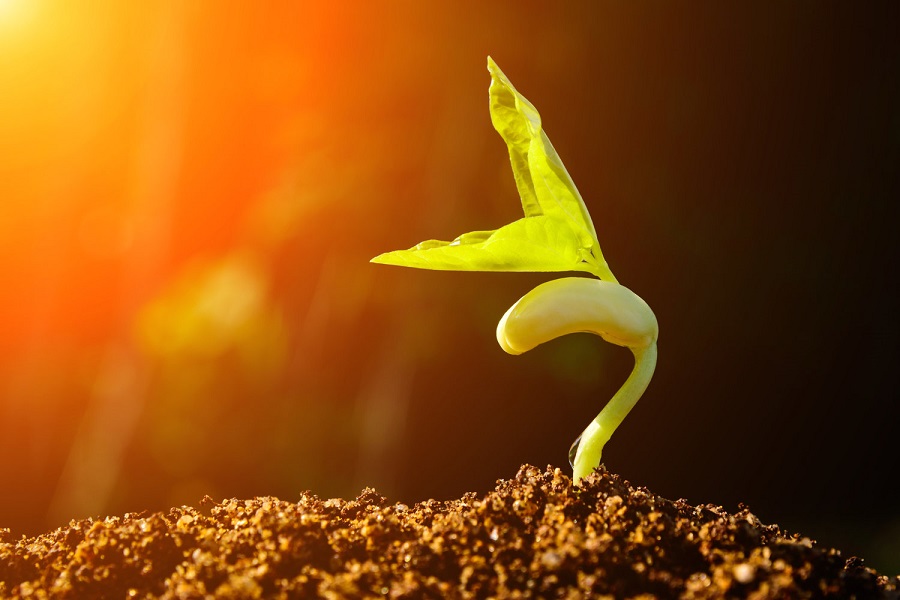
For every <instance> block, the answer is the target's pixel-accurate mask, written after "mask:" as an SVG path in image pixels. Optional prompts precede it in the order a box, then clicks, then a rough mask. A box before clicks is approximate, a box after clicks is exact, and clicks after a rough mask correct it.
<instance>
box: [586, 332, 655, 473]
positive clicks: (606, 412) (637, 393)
mask: <svg viewBox="0 0 900 600" xmlns="http://www.w3.org/2000/svg"><path fill="white" fill-rule="evenodd" d="M631 351H632V352H633V353H634V368H633V369H632V370H631V374H630V375H629V376H628V379H626V380H625V383H624V384H622V387H620V388H619V391H617V392H616V394H615V395H614V396H613V397H612V399H611V400H610V401H609V402H608V403H607V404H606V406H604V407H603V410H601V411H600V414H598V415H597V416H596V417H595V418H594V420H593V421H591V423H590V425H588V426H587V428H586V429H585V430H584V432H583V433H582V434H581V438H580V440H581V441H580V442H579V443H578V450H577V451H576V453H575V459H574V460H573V461H572V468H573V469H574V473H573V479H574V481H575V485H578V484H579V483H580V481H581V479H582V478H583V477H586V476H588V475H590V473H591V472H592V471H593V470H594V469H595V468H596V467H597V466H599V465H600V456H601V454H602V452H603V446H604V445H606V442H608V441H609V438H610V437H611V436H612V434H613V432H614V431H615V430H616V428H617V427H618V426H619V425H620V424H621V423H622V421H623V420H624V419H625V417H626V416H628V413H629V412H631V409H632V408H634V405H635V404H636V403H637V401H638V400H640V398H641V395H642V394H643V393H644V391H645V390H646V389H647V385H649V383H650V379H651V378H652V377H653V372H654V371H655V370H656V343H655V342H654V343H653V344H650V346H648V347H647V348H632V349H631Z"/></svg>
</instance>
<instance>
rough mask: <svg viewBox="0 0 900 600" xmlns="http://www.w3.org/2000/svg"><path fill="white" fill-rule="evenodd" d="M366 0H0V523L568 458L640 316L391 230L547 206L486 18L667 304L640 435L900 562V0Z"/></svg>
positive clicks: (618, 266)
mask: <svg viewBox="0 0 900 600" xmlns="http://www.w3.org/2000/svg"><path fill="white" fill-rule="evenodd" d="M336 4H337V3H333V2H326V1H324V0H306V1H303V2H271V3H262V4H259V5H258V6H252V7H251V5H250V4H248V3H236V2H212V1H201V2H192V3H182V2H154V3H126V2H118V1H111V0H110V1H107V2H93V3H90V6H89V7H88V5H87V3H83V4H82V5H81V6H77V4H76V3H70V2H61V1H60V2H53V1H49V0H46V1H42V0H0V527H6V528H10V529H11V530H12V533H13V534H15V535H21V534H28V535H33V534H37V533H40V532H43V531H46V530H48V529H51V528H54V527H57V526H60V525H63V524H65V523H66V522H68V521H69V519H72V518H84V517H88V516H98V515H107V514H122V513H124V512H127V511H141V510H166V509H168V508H169V507H170V506H173V505H181V504H192V505H196V504H197V502H198V501H199V500H200V498H202V497H203V496H204V495H206V494H209V495H210V496H212V497H213V498H215V499H216V500H219V499H222V498H226V497H250V496H254V495H276V496H280V497H282V498H283V499H285V500H291V499H294V498H296V497H297V496H298V494H299V493H300V492H301V491H303V490H312V491H313V492H315V493H316V494H318V495H320V496H322V497H331V496H342V497H348V498H350V497H355V496H356V495H357V494H358V493H359V491H360V490H361V489H362V488H363V487H364V486H371V487H375V488H376V489H377V490H378V492H379V493H381V494H382V495H384V496H387V497H388V498H389V499H390V500H392V501H398V502H399V501H402V502H407V503H411V502H415V501H418V500H424V499H427V498H436V499H452V498H458V497H459V496H460V495H461V494H462V493H464V492H466V491H474V492H477V493H479V494H483V493H484V492H486V491H488V490H490V489H492V488H493V486H494V484H495V482H496V480H497V479H500V478H511V477H513V476H514V475H515V473H516V471H517V469H518V468H519V466H520V465H521V464H522V463H526V462H527V463H531V464H535V465H537V466H540V467H544V466H545V465H548V464H552V465H554V466H559V467H566V466H567V465H566V453H567V450H568V448H569V444H570V443H571V442H572V441H573V440H574V438H575V437H576V436H577V435H578V434H579V433H580V432H581V429H583V427H584V426H585V425H586V424H587V423H588V422H589V421H590V419H591V418H592V417H593V416H594V415H595V414H596V413H597V412H598V411H599V409H600V408H601V406H602V404H603V402H605V400H606V399H608V398H609V397H611V396H612V394H613V393H614V392H615V390H616V389H617V388H618V387H619V385H621V383H622V382H623V381H624V379H625V377H626V376H627V374H628V372H629V370H630V368H631V364H632V359H631V356H630V354H629V353H628V351H627V350H624V349H622V348H618V347H614V346H611V345H609V344H605V343H604V342H602V341H601V340H599V339H597V338H592V337H590V336H588V335H575V336H570V337H569V338H566V339H562V340H558V341H556V342H554V343H552V344H548V345H546V346H542V347H540V348H538V349H536V350H534V351H533V352H530V353H528V354H526V355H524V356H520V357H511V356H508V355H506V354H504V353H503V352H502V351H501V350H500V348H499V347H498V345H497V343H496V341H495V339H494V328H495V326H496V322H497V320H498V319H499V318H500V316H501V315H502V314H503V313H504V311H505V310H506V309H507V308H508V306H510V305H511V304H512V303H513V302H514V301H515V300H517V299H518V298H519V297H520V296H521V295H522V294H524V293H525V292H527V291H528V290H529V289H531V288H532V287H534V286H535V285H537V284H538V283H540V282H541V281H544V280H546V279H548V278H550V277H552V276H551V275H532V274H491V273H436V272H428V271H414V270H406V269H399V268H394V267H385V266H375V265H371V264H369V263H368V260H369V259H370V258H371V257H372V256H374V255H376V254H379V253H381V252H384V251H387V250H393V249H397V248H406V247H409V246H412V245H414V244H415V243H417V242H419V241H421V240H424V239H428V238H438V239H452V238H454V237H455V236H457V235H458V234H460V233H463V232H467V231H471V230H479V229H492V228H496V227H499V226H501V225H503V224H505V223H508V222H510V221H512V220H514V219H516V218H518V217H519V216H521V208H520V205H519V200H518V197H517V195H516V191H515V185H514V182H513V178H512V173H511V170H510V168H509V162H508V155H507V153H506V148H505V146H504V144H503V142H502V140H501V139H500V137H499V136H498V135H497V134H496V133H495V132H494V131H493V129H492V128H491V124H490V118H489V113H488V103H487V89H488V84H489V77H488V74H487V71H486V66H485V64H486V58H487V56H488V55H489V54H490V55H491V56H492V57H493V58H494V59H495V60H496V61H497V62H498V64H499V65H500V66H501V67H502V68H503V70H504V71H505V72H506V74H507V75H508V76H509V77H510V78H511V80H512V81H513V83H514V84H515V85H516V87H517V88H518V89H519V91H521V92H522V93H523V94H524V95H525V96H526V97H527V98H529V99H530V100H531V101H532V102H533V103H534V104H535V105H536V106H537V107H538V109H539V110H540V111H541V114H542V116H543V118H544V124H545V127H546V130H547V131H548V133H549V136H550V138H551V139H552V140H553V142H554V145H555V146H556V149H557V150H558V152H559V154H560V156H561V157H562V159H563V160H564V162H565V164H566V166H567V167H568V170H569V172H570V173H571V175H572V177H573V179H574V180H575V182H576V183H577V185H578V186H579V189H580V191H581V193H582V195H583V196H584V198H585V201H586V203H587V205H588V208H589V210H590V211H591V213H592V215H593V217H594V223H595V225H596V228H597V232H598V236H599V238H600V243H601V246H602V248H603V251H604V254H605V256H606V257H607V259H608V261H609V263H610V265H611V267H612V269H613V271H614V272H615V273H616V275H617V277H618V278H619V280H620V281H621V282H622V283H623V284H624V285H626V286H628V287H630V288H631V289H633V290H635V291H636V292H637V293H638V294H639V295H640V296H642V297H643V298H644V299H645V300H647V302H648V303H649V304H650V306H652V307H653V309H654V311H655V312H656V315H657V317H658V319H659V322H660V329H661V334H660V341H659V349H660V354H659V366H658V369H657V373H656V376H655V378H654V380H653V382H652V384H651V386H650V389H649V390H648V392H647V394H646V395H645V396H644V398H643V399H642V400H641V402H640V403H639V404H638V406H637V407H636V408H635V410H634V411H633V412H632V414H631V415H630V416H629V418H628V419H627V420H626V421H625V423H624V425H623V426H622V427H621V428H620V429H619V431H618V432H617V434H616V436H615V437H614V438H613V441H612V442H611V443H610V444H609V445H608V446H607V449H606V451H605V452H604V459H605V461H606V465H607V467H608V468H609V469H610V470H611V471H613V472H617V473H620V474H621V475H622V476H624V477H625V478H626V479H628V480H629V481H631V482H632V483H633V484H635V485H643V486H647V487H648V488H650V489H651V490H652V491H654V492H656V493H659V494H662V495H664V496H667V497H669V498H671V499H677V498H680V497H684V498H686V499H687V500H688V501H690V502H692V503H707V502H710V503H715V504H722V505H724V506H726V508H728V509H729V510H735V509H737V504H738V502H744V503H746V504H747V505H749V507H750V508H751V510H753V511H754V512H755V513H756V514H757V515H758V516H759V517H760V518H761V519H762V520H763V521H764V522H768V523H778V524H780V525H782V526H783V527H785V528H787V529H788V530H790V531H797V532H801V533H803V534H805V535H808V536H810V537H812V538H814V539H816V540H818V541H819V542H820V543H822V544H827V545H836V546H838V547H840V548H841V549H843V550H844V551H845V552H846V553H848V554H858V555H860V556H862V557H863V558H864V559H866V563H867V564H868V565H870V566H873V567H875V568H878V569H879V570H881V571H882V572H885V573H888V574H896V573H900V503H898V500H897V496H896V492H895V491H894V490H895V489H896V488H895V486H896V482H897V480H898V459H900V449H898V440H897V432H898V428H897V423H898V418H900V408H898V400H900V398H898V392H897V385H896V372H897V369H898V367H900V360H898V359H900V352H898V335H900V331H898V319H897V317H896V312H895V311H896V309H897V305H898V302H897V294H896V292H895V291H893V290H894V289H895V288H894V287H893V285H894V283H892V282H893V281H894V280H895V279H896V277H897V267H898V260H897V258H898V252H897V249H896V243H897V236H898V223H900V221H898V210H897V201H898V198H900V182H898V172H900V169H898V166H900V93H898V87H900V86H898V79H900V77H898V73H900V64H898V63H900V60H898V56H900V53H898V45H897V42H896V35H895V34H896V24H897V22H898V16H900V15H898V9H897V7H898V5H897V4H896V3H893V2H890V3H888V2H886V3H883V4H879V3H868V4H866V5H865V6H853V7H851V6H850V5H847V4H839V3H821V2H792V3H787V4H782V3H769V4H763V5H756V4H754V5H753V6H752V7H751V6H749V5H748V6H744V7H736V6H734V5H733V4H730V3H729V4H728V5H722V4H720V3H717V2H699V3H668V4H663V5H659V4H653V3H613V2H608V3H607V2H587V1H584V2H571V3H566V4H565V5H564V6H563V7H562V8H554V9H549V8H547V5H546V4H545V3H537V2H521V1H516V2H513V1H502V2H493V3H475V2H472V3H468V2H463V3H460V2H459V1H454V2H449V1H439V2H430V3H422V2H412V1H409V2H387V3H354V4H353V5H352V9H351V8H349V6H348V7H343V8H342V7H339V6H337V5H336Z"/></svg>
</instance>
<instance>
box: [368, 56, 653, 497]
mask: <svg viewBox="0 0 900 600" xmlns="http://www.w3.org/2000/svg"><path fill="white" fill-rule="evenodd" d="M488 71H490V73H491V87H490V110H491V122H492V123H493V125H494V128H495V129H496V130H497V132H498V133H500V136H501V137H502V138H503V140H504V141H505V142H506V145H507V147H508V149H509V157H510V163H511V165H512V169H513V175H514V176H515V180H516V187H517V188H518V191H519V196H520V197H521V200H522V208H523V210H524V212H525V216H524V217H523V218H522V219H519V220H517V221H514V222H512V223H510V224H508V225H505V226H503V227H500V228H499V229H496V230H493V231H475V232H471V233H465V234H463V235H461V236H459V237H458V238H456V239H455V240H453V241H452V242H443V241H439V240H428V241H425V242H421V243H420V244H417V245H416V246H414V247H412V248H410V249H409V250H397V251H394V252H388V253H385V254H381V255H379V256H376V257H375V258H373V259H372V262H376V263H381V264H390V265H399V266H405V267H416V268H420V269H439V270H452V271H540V272H560V271H585V272H587V273H590V274H592V275H594V276H596V277H598V278H599V279H588V278H584V277H565V278H562V279H556V280H553V281H548V282H546V283H544V284H541V285H539V286H538V287H536V288H534V289H533V290H531V291H530V292H528V293H527V294H525V296H523V297H522V298H521V299H520V300H519V301H518V302H516V303H515V304H514V305H513V306H512V307H511V308H510V309H509V310H508V311H507V312H506V314H505V315H503V318H502V319H500V323H499V325H498V326H497V341H498V342H499V343H500V346H501V347H502V348H503V349H504V350H505V351H506V352H508V353H510V354H521V353H523V352H527V351H528V350H530V349H532V348H534V347H535V346H537V345H539V344H542V343H544V342H547V341H549V340H552V339H554V338H557V337H559V336H561V335H566V334H568V333H576V332H582V331H584V332H590V333H595V334H597V335H599V336H601V337H602V338H603V339H605V340H606V341H608V342H611V343H613V344H617V345H619V346H625V347H627V348H629V349H630V350H631V351H632V353H633V354H634V357H635V365H634V370H633V371H632V372H631V375H629V377H628V379H627V380H626V381H625V383H624V384H623V385H622V387H621V388H620V389H619V391H618V392H616V394H615V396H613V398H612V400H610V401H609V403H607V405H606V406H605V407H604V408H603V410H602V411H601V412H600V414H599V415H597V417H596V418H595V419H594V420H593V421H592V422H591V423H590V425H588V427H587V429H585V430H584V432H583V433H582V434H581V436H580V437H579V438H578V439H577V440H576V441H575V444H573V446H572V452H571V453H570V457H571V462H572V467H573V468H574V480H575V484H576V485H578V483H579V482H580V480H581V479H582V478H583V477H585V476H587V475H588V474H590V473H591V471H593V470H594V468H596V467H597V466H599V465H600V456H601V452H602V450H603V446H604V445H605V444H606V442H607V441H608V440H609V438H610V436H611V435H612V434H613V431H615V429H616V427H618V426H619V424H620V423H621V422H622V420H623V419H624V418H625V416H626V415H627V414H628V412H629V411H630V410H631V408H632V407H633V406H634V405H635V403H636V402H637V401H638V399H640V397H641V395H642V394H643V393H644V390H646V389H647V385H648V384H649V382H650V378H651V377H652V376H653V371H654V369H655V368H656V338H657V334H658V331H659V330H658V326H657V323H656V317H655V316H654V315H653V311H652V310H650V307H649V306H647V303H646V302H644V301H643V300H642V299H641V298H640V297H638V296H637V295H636V294H635V293H634V292H632V291H631V290H629V289H628V288H625V287H623V286H621V285H619V283H618V281H616V278H615V276H614V275H613V274H612V271H611V270H610V269H609V265H608V264H607V263H606V260H605V259H604V258H603V254H602V252H601V251H600V244H599V242H598V241H597V233H596V231H595V229H594V225H593V223H592V221H591V216H590V214H589V213H588V211H587V208H586V207H585V205H584V201H583V200H582V199H581V195H580V194H579V193H578V190H577V189H576V187H575V183H574V182H573V181H572V179H571V177H569V174H568V172H567V171H566V168H565V167H564V166H563V163H562V161H561V160H560V158H559V155H557V154H556V151H555V150H554V149H553V145H552V144H551V143H550V139H549V138H548V137H547V134H546V133H544V131H543V129H542V126H541V117H540V115H539V114H538V112H537V109H535V107H534V106H533V105H532V104H531V103H530V102H529V101H528V100H526V99H525V97H524V96H522V95H521V94H520V93H519V92H517V91H516V89H515V88H514V87H513V85H512V83H511V82H510V81H509V79H508V78H507V77H506V75H504V74H503V72H502V71H501V70H500V68H499V67H498V66H497V64H496V63H495V62H494V61H493V60H491V58H490V57H488Z"/></svg>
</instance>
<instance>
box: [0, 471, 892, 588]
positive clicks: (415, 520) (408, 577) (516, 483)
mask: <svg viewBox="0 0 900 600" xmlns="http://www.w3.org/2000/svg"><path fill="white" fill-rule="evenodd" d="M11 537H12V536H11V535H10V534H9V530H0V596H2V597H14V598H18V597H25V596H31V597H47V596H48V595H49V596H52V597H61V598H151V597H154V598H155V597H162V598H200V597H203V596H205V595H208V594H214V595H215V596H216V597H240V598H258V597H265V598H270V597H271V598H278V597H288V598H296V597H325V598H358V597H382V596H385V597H390V598H486V597H498V598H585V597H591V598H595V597H601V596H604V595H608V596H610V597H615V598H628V597H637V596H641V595H644V596H645V597H654V596H655V597H661V598H676V597H678V598H723V597H748V598H822V597H835V598H849V597H854V596H855V597H857V598H900V593H898V589H900V578H897V577H893V578H888V577H886V576H880V575H878V574H877V573H875V572H874V571H872V570H871V569H868V568H866V567H864V566H863V564H862V561H861V560H859V559H856V558H850V559H845V558H844V557H842V556H841V553H840V552H839V551H837V550H834V549H830V548H820V547H818V546H817V545H816V544H815V542H813V541H811V540H810V539H808V538H805V537H801V536H799V535H787V534H785V533H784V532H782V531H781V530H780V529H779V528H778V527H777V526H775V525H763V524H762V523H760V522H759V520H758V519H757V518H756V517H755V516H754V515H753V514H752V513H751V512H750V511H749V510H747V509H746V508H742V509H741V510H740V511H739V512H737V513H736V514H730V513H728V512H726V511H725V510H723V509H722V508H721V507H717V506H713V505H706V506H690V505H688V504H687V503H686V502H684V501H682V500H679V501H676V502H672V501H670V500H666V499H664V498H660V497H659V496H655V495H653V494H651V493H650V492H649V491H647V490H646V489H643V488H637V489H635V488H633V487H631V486H630V485H629V484H628V482H627V481H624V480H622V479H621V478H619V477H618V476H616V475H612V474H610V473H608V472H606V471H603V470H601V472H600V473H599V474H597V475H595V476H593V477H592V478H591V479H590V480H588V481H586V482H585V484H584V485H583V487H581V488H580V489H579V488H574V487H573V486H572V482H571V480H570V479H569V477H567V476H566V475H565V474H563V473H562V472H561V471H560V470H559V469H555V470H554V469H551V468H549V467H548V469H547V470H546V471H544V472H541V471H540V470H539V469H537V468H535V467H531V466H523V467H522V468H521V469H520V471H519V473H518V474H517V475H516V477H515V479H512V480H508V481H507V480H501V481H500V482H498V484H497V487H496V489H495V490H494V491H492V492H490V493H488V494H486V495H484V496H481V497H479V496H478V495H476V494H474V493H470V494H466V495H465V496H463V497H462V498H461V499H459V500H451V501H447V502H437V501H434V500H429V501H427V502H421V503H419V504H416V505H415V506H406V505H403V504H391V503H390V502H388V501H387V500H385V499H384V498H382V497H381V496H379V495H378V494H376V493H375V491H374V490H371V489H365V490H363V492H362V494H361V495H360V496H359V498H357V499H356V500H350V501H345V500H338V499H332V500H321V499H320V498H317V497H316V496H314V495H313V494H311V493H304V494H303V495H302V496H301V498H300V500H299V501H297V502H285V501H282V500H278V499H277V498H255V499H253V500H226V501H224V502H222V503H219V504H216V503H214V502H213V501H212V500H210V499H208V498H207V499H204V501H203V502H201V508H199V509H195V508H190V507H182V508H174V509H172V510H170V511H169V513H168V514H161V513H156V514H148V515H135V514H126V515H125V516H124V517H108V518H106V519H104V520H102V521H101V520H92V519H87V520H84V521H72V522H71V523H69V525H68V526H66V527H62V528H60V529H57V530H56V531H53V532H51V533H48V534H44V535H40V536H37V537H35V538H23V539H21V540H18V541H14V540H12V539H11Z"/></svg>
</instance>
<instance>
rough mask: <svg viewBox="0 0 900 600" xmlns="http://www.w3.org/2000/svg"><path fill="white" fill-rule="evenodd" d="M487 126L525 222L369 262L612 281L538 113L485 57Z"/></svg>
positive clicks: (585, 213) (434, 242)
mask: <svg viewBox="0 0 900 600" xmlns="http://www.w3.org/2000/svg"><path fill="white" fill-rule="evenodd" d="M488 71H489V72H490V74H491V87H490V111H491V122H492V123H493V125H494V128H495V129H496V130H497V132H498V133H500V136H501V137H502V138H503V140H504V141H505V142H506V145H507V147H508V148H509V158H510V163H511V165H512V169H513V175H514V177H515V180H516V188H517V189H518V191H519V196H520V197H521V200H522V208H523V210H524V212H525V217H524V218H523V219H519V220H518V221H515V222H513V223H510V224H509V225H506V226H504V227H501V228H500V229H497V230H495V231H475V232H472V233H466V234H463V235H461V236H459V237H458V238H456V239H455V240H453V241H452V242H442V241H438V240H428V241H425V242H422V243H420V244H418V245H416V246H415V247H413V248H410V249H409V250H397V251H394V252H388V253H386V254H382V255H380V256H377V257H375V258H374V259H372V262H377V263H383V264H391V265H400V266H406V267H416V268H420V269H439V270H453V271H586V272H589V273H593V274H594V275H596V276H597V277H599V278H600V279H604V280H607V281H613V282H615V281H616V278H615V276H613V274H612V272H611V271H610V270H609V266H608V265H607V264H606V261H605V260H604V259H603V255H602V253H601V252H600V245H599V243H598V242H597V234H596V232H595V230H594V225H593V223H592V222H591V216H590V214H588V211H587V208H586V207H585V205H584V201H583V200H582V199H581V195H580V194H579V193H578V190H577V189H576V188H575V184H574V182H573V181H572V178H571V177H570V176H569V174H568V172H567V171H566V168H565V166H563V163H562V161H561V160H560V158H559V155H558V154H557V153H556V150H554V149H553V145H552V144H551V143H550V139H549V138H548V137H547V134H546V133H544V131H543V128H542V126H541V117H540V115H539V114H538V111H537V109H535V107H534V106H533V105H532V104H531V103H530V102H529V101H528V100H527V99H526V98H525V97H524V96H522V95H521V94H520V93H519V92H518V91H516V89H515V88H514V87H513V85H512V83H511V82H510V81H509V79H508V78H507V77H506V75H504V74H503V72H502V71H501V70H500V68H499V67H498V66H497V64H496V63H495V62H494V61H493V60H492V59H491V58H490V57H488Z"/></svg>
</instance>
